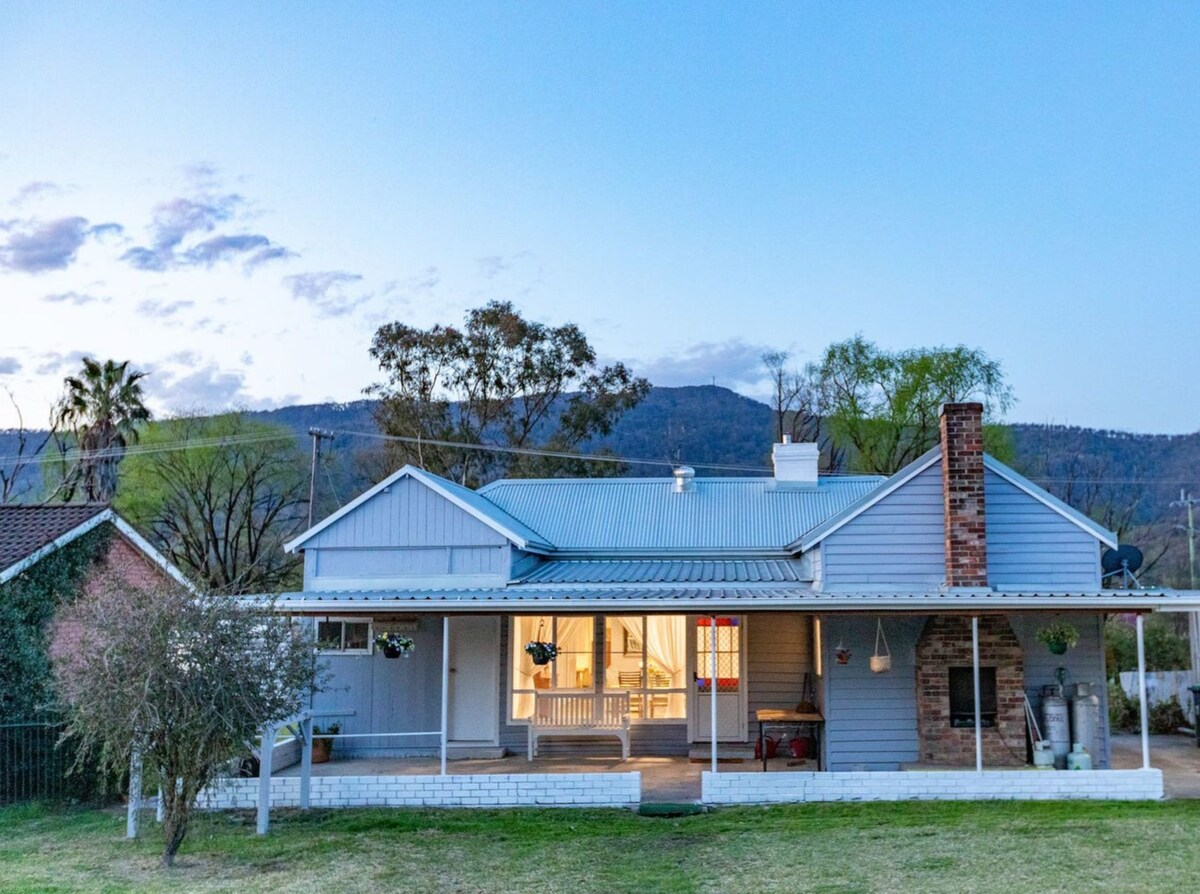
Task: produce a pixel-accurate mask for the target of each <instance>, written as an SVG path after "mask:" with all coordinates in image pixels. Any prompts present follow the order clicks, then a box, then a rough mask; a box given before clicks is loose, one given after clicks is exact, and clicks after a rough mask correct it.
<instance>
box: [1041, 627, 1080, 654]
mask: <svg viewBox="0 0 1200 894" xmlns="http://www.w3.org/2000/svg"><path fill="white" fill-rule="evenodd" d="M1034 635H1035V636H1036V637H1037V641H1038V642H1039V643H1041V644H1042V645H1043V646H1045V647H1046V648H1047V649H1049V650H1050V654H1051V655H1065V654H1067V649H1070V648H1072V647H1073V646H1075V645H1076V644H1077V643H1078V642H1079V631H1078V630H1076V629H1075V628H1074V627H1073V626H1071V625H1070V624H1068V623H1067V622H1066V621H1056V622H1055V623H1053V624H1049V625H1047V626H1045V627H1043V628H1042V629H1041V630H1039V631H1038V632H1037V633H1036V634H1034Z"/></svg>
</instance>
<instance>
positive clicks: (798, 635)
mask: <svg viewBox="0 0 1200 894" xmlns="http://www.w3.org/2000/svg"><path fill="white" fill-rule="evenodd" d="M746 624H747V627H748V631H747V633H748V635H747V638H746V641H747V645H748V647H749V651H748V654H747V656H746V676H747V679H746V695H747V699H746V701H747V707H748V709H749V711H748V714H749V717H748V723H747V726H746V728H747V730H748V731H749V736H750V738H751V740H753V739H754V737H756V736H757V735H758V723H757V722H756V721H755V719H754V712H755V711H757V710H758V709H759V708H788V709H792V708H795V707H796V704H797V703H798V702H799V701H800V693H801V691H802V690H803V688H804V675H805V674H806V673H811V671H812V615H809V614H801V613H799V612H791V613H787V614H785V613H782V612H771V613H768V614H755V615H751V616H749V618H747V621H746ZM774 734H775V735H778V733H774Z"/></svg>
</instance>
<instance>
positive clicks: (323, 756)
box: [312, 723, 342, 764]
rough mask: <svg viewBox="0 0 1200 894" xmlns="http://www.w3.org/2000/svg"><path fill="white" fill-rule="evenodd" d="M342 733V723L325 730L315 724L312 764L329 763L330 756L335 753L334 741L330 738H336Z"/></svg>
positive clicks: (333, 724) (334, 724) (330, 725)
mask: <svg viewBox="0 0 1200 894" xmlns="http://www.w3.org/2000/svg"><path fill="white" fill-rule="evenodd" d="M341 731H342V725H341V724H340V723H331V724H329V726H327V727H326V728H325V729H321V727H319V726H317V725H316V724H315V723H314V724H313V728H312V736H313V743H312V762H313V763H314V764H327V763H329V756H330V754H332V753H333V739H331V738H329V737H330V736H336V735H337V734H338V733H340V732H341Z"/></svg>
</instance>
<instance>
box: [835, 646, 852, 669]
mask: <svg viewBox="0 0 1200 894" xmlns="http://www.w3.org/2000/svg"><path fill="white" fill-rule="evenodd" d="M851 654H852V653H851V652H850V650H849V649H847V648H846V647H845V646H843V645H842V644H841V643H838V644H837V645H836V646H835V647H834V649H833V660H834V661H836V662H837V663H838V664H849V663H850V656H851Z"/></svg>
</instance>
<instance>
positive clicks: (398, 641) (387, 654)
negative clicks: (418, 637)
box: [375, 630, 416, 658]
mask: <svg viewBox="0 0 1200 894" xmlns="http://www.w3.org/2000/svg"><path fill="white" fill-rule="evenodd" d="M415 646H416V644H415V643H414V642H413V639H412V637H411V636H404V635H402V634H399V633H389V632H388V631H386V630H385V631H384V632H383V633H381V634H379V635H378V636H377V637H375V648H377V649H382V650H383V657H384V658H407V657H408V656H409V655H411V654H412V652H413V649H414V648H415Z"/></svg>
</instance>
